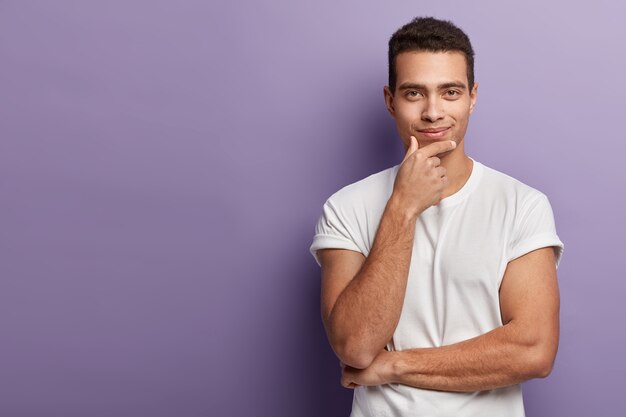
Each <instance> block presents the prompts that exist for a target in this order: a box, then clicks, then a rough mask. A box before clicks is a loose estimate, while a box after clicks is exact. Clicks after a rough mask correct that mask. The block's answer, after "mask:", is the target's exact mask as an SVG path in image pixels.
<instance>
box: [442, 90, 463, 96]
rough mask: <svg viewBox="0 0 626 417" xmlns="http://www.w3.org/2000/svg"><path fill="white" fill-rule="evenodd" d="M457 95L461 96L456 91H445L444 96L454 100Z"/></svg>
mask: <svg viewBox="0 0 626 417" xmlns="http://www.w3.org/2000/svg"><path fill="white" fill-rule="evenodd" d="M459 95H461V93H460V92H458V91H456V90H448V91H446V96H447V97H454V98H456V97H458V96H459Z"/></svg>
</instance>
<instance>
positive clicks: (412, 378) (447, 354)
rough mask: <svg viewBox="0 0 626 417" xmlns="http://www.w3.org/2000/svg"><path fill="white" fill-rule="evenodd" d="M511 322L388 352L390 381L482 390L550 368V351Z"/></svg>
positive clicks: (508, 383)
mask: <svg viewBox="0 0 626 417" xmlns="http://www.w3.org/2000/svg"><path fill="white" fill-rule="evenodd" d="M522 334H523V332H522V331H521V329H518V328H517V327H516V323H514V322H510V323H508V324H507V325H505V326H502V327H499V328H496V329H494V330H492V331H490V332H488V333H485V334H484V335H481V336H478V337H475V338H473V339H469V340H466V341H463V342H459V343H455V344H452V345H448V346H442V347H438V348H421V349H410V350H405V351H398V352H392V354H391V355H388V356H389V358H390V361H391V366H390V367H389V369H390V372H391V376H390V377H389V379H390V381H389V382H396V383H400V384H405V385H411V386H414V387H417V388H423V389H432V390H441V391H482V390H488V389H494V388H499V387H505V386H509V385H514V384H518V383H520V382H523V381H526V380H528V379H531V378H537V377H545V376H547V375H548V374H549V373H550V370H551V367H552V362H553V360H554V354H556V351H554V352H553V353H554V354H551V353H550V352H548V353H547V354H546V349H545V348H544V347H543V346H540V345H539V343H538V342H535V341H534V340H528V339H525V338H524V337H523V336H522Z"/></svg>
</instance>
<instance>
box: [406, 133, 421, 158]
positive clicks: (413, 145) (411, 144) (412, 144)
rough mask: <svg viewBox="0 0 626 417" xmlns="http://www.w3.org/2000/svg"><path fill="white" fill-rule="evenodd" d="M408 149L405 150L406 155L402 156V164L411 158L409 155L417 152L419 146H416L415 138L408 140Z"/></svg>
mask: <svg viewBox="0 0 626 417" xmlns="http://www.w3.org/2000/svg"><path fill="white" fill-rule="evenodd" d="M409 140H410V142H409V149H407V151H406V154H405V155H404V159H403V160H402V162H404V161H406V159H407V158H408V157H409V156H411V154H413V152H415V151H417V149H418V148H419V145H418V144H417V139H415V136H411V138H410V139H409Z"/></svg>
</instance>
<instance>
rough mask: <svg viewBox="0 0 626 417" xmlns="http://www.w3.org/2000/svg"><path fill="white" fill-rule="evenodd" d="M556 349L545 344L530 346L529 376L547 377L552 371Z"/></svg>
mask: <svg viewBox="0 0 626 417" xmlns="http://www.w3.org/2000/svg"><path fill="white" fill-rule="evenodd" d="M555 357H556V350H555V349H551V348H549V347H545V346H536V347H534V348H532V351H531V353H530V359H529V368H530V369H531V372H530V374H531V375H530V377H531V378H547V377H548V376H549V375H550V374H551V373H552V368H553V367H554V359H555Z"/></svg>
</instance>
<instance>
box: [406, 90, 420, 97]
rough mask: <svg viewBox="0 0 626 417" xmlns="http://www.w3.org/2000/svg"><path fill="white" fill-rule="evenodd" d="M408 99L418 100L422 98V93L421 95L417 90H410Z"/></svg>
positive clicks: (407, 93)
mask: <svg viewBox="0 0 626 417" xmlns="http://www.w3.org/2000/svg"><path fill="white" fill-rule="evenodd" d="M406 95H407V97H409V98H417V97H421V95H422V93H420V92H419V91H417V90H408V91H407V92H406Z"/></svg>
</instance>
